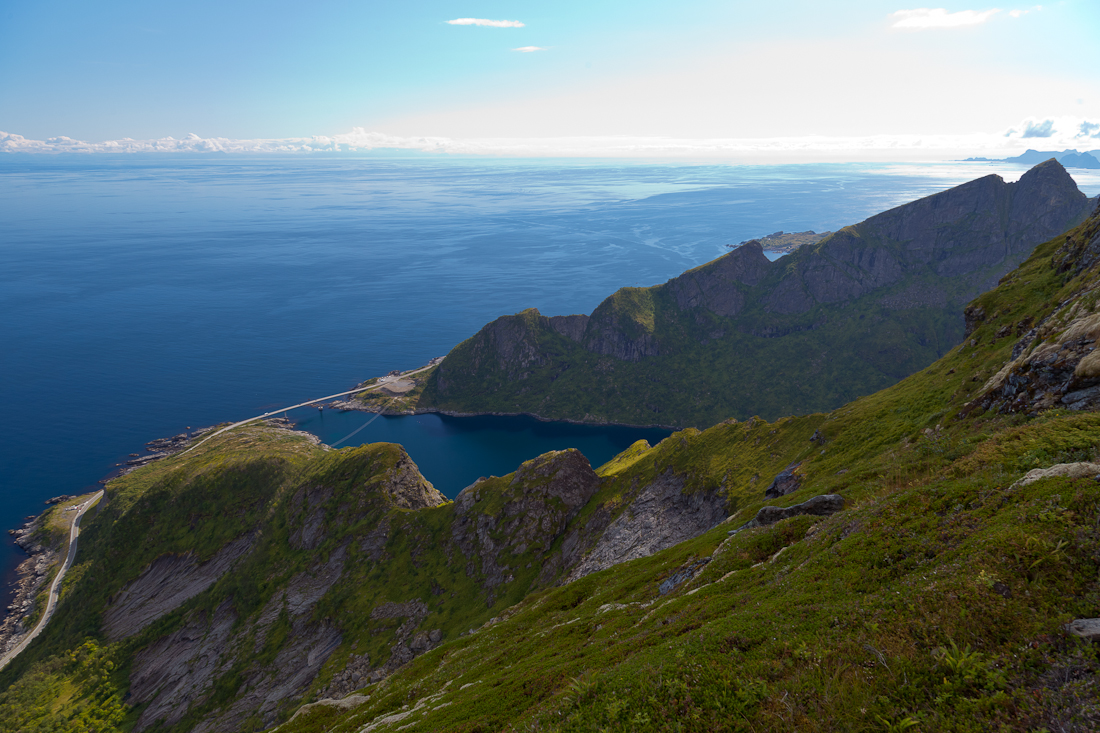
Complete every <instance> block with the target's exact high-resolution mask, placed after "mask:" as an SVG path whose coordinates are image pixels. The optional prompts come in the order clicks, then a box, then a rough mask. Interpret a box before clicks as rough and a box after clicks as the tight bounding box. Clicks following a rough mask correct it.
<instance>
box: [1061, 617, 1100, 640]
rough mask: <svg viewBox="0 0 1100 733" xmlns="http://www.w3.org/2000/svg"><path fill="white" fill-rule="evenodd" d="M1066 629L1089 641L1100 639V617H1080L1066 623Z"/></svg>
mask: <svg viewBox="0 0 1100 733" xmlns="http://www.w3.org/2000/svg"><path fill="white" fill-rule="evenodd" d="M1066 631H1067V632H1069V633H1070V634H1072V635H1073V636H1079V637H1081V638H1082V639H1088V640H1089V641H1098V640H1100V618H1079V619H1076V620H1074V621H1070V622H1069V623H1068V624H1066Z"/></svg>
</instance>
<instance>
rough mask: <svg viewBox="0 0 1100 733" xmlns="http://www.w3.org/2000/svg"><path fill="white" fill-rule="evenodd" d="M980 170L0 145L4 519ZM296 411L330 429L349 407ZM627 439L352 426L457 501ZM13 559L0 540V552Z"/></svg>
mask: <svg viewBox="0 0 1100 733" xmlns="http://www.w3.org/2000/svg"><path fill="white" fill-rule="evenodd" d="M985 172H988V170H977V171H976V170H975V167H974V166H969V167H963V166H958V165H940V166H890V167H886V166H879V165H808V166H770V167H769V166H755V167H731V166H675V165H648V164H623V163H621V162H610V163H609V162H599V161H596V162H592V161H587V162H580V163H574V162H561V161H549V162H547V161H484V160H444V159H441V160H435V159H431V160H424V159H411V160H382V159H369V158H314V157H293V158H289V157H282V158H270V159H263V158H257V157H247V158H245V157H238V158H233V157H177V156H169V155H164V156H148V157H142V156H126V157H109V156H88V157H47V156H17V155H4V156H0V345H2V348H0V404H2V405H3V407H4V409H5V412H6V415H7V419H6V420H5V421H3V423H2V424H0V527H2V528H8V527H13V526H16V525H17V524H18V523H19V522H20V521H21V519H22V517H23V516H24V515H29V514H33V513H37V512H39V511H41V509H42V502H43V500H44V499H45V498H47V497H50V496H53V495H56V494H60V493H78V492H81V491H82V490H85V489H89V488H92V487H94V485H95V482H96V481H97V480H98V479H99V478H101V477H103V476H104V475H105V474H106V473H108V471H109V470H110V469H111V468H112V466H113V464H115V463H117V462H119V461H121V460H123V459H125V457H126V456H127V454H129V453H131V452H141V451H142V450H143V444H144V443H145V442H146V441H148V440H151V439H153V438H157V437H162V436H166V435H172V434H175V433H179V432H181V431H182V430H184V429H185V428H186V427H187V426H192V427H197V426H202V425H209V424H213V423H216V422H220V421H229V420H239V419H243V418H246V417H249V416H251V415H255V414H259V413H261V412H264V411H267V410H270V409H274V408H277V407H279V406H282V405H288V404H294V403H297V402H300V401H303V400H307V399H311V398H314V397H319V396H322V395H325V394H331V393H333V392H337V391H340V390H342V389H348V388H350V387H352V386H353V385H354V384H356V383H358V382H360V381H361V380H363V379H366V378H368V377H372V376H376V375H379V374H382V373H385V372H387V371H389V370H391V369H396V368H402V369H407V368H412V367H415V366H419V365H421V364H423V363H425V362H426V361H427V360H428V359H430V358H431V357H434V356H439V355H442V354H445V353H446V352H447V351H448V350H449V349H450V348H451V346H453V345H454V344H455V343H457V342H459V341H461V340H462V339H464V338H466V337H467V336H469V335H471V334H473V333H474V332H476V331H477V329H478V328H480V327H481V326H482V325H483V324H484V323H486V322H487V321H489V320H491V319H493V318H495V317H496V316H498V315H500V314H503V313H514V312H517V311H519V310H521V309H523V308H527V307H530V306H535V307H538V308H539V309H540V310H541V311H542V312H544V313H546V314H558V313H580V312H590V311H591V310H592V309H593V308H594V307H595V306H596V305H597V304H598V303H599V302H600V300H601V299H602V298H604V297H605V296H607V295H608V294H610V293H611V292H612V291H614V290H615V289H616V288H618V287H620V286H623V285H652V284H654V283H659V282H663V281H664V280H667V279H668V278H670V277H672V276H674V275H676V274H678V273H680V272H681V271H683V270H685V269H687V268H690V267H694V266H696V265H698V264H701V263H703V262H706V261H708V260H710V259H713V258H714V257H716V256H718V255H720V254H722V253H723V252H725V251H726V250H725V248H724V245H725V244H726V243H735V242H740V241H742V240H745V239H748V238H751V237H753V236H760V235H762V234H767V233H770V232H773V231H776V230H779V229H783V230H787V231H801V230H805V229H815V230H818V231H820V230H823V229H835V228H837V227H840V226H843V225H845V224H849V223H853V222H856V221H859V220H861V219H863V218H865V217H866V216H868V215H870V214H873V213H876V212H878V211H881V210H884V209H886V208H889V207H891V206H894V205H897V204H901V203H904V202H907V201H910V200H913V199H915V198H918V197H920V196H923V195H926V194H928V193H932V192H934V191H938V190H941V189H943V188H946V187H948V186H950V185H953V184H956V183H960V182H962V181H965V180H969V179H970V178H973V177H976V176H977V175H980V174H982V173H985ZM1094 188H1096V187H1095V186H1094ZM1089 193H1090V195H1091V194H1094V193H1095V191H1089ZM307 417H309V418H310V420H309V421H308V422H306V423H305V425H304V427H306V428H308V429H311V430H316V431H317V432H318V434H320V435H322V436H323V437H325V438H326V439H331V436H332V435H333V434H335V433H339V432H341V431H343V430H344V423H347V424H348V425H350V426H351V427H350V428H349V430H348V432H350V430H351V429H354V427H355V426H357V425H358V424H361V423H357V422H356V421H358V420H363V419H365V416H363V415H359V414H357V413H353V414H349V415H346V416H342V417H341V416H338V415H337V414H335V413H328V414H325V415H324V417H323V418H319V417H318V416H317V415H314V414H310V415H308V416H307ZM334 428H338V429H335V430H334ZM634 435H638V436H641V435H642V434H640V433H631V432H630V431H622V430H621V429H616V430H603V431H601V430H599V429H593V428H576V427H562V426H557V427H553V426H544V425H543V426H540V425H537V424H533V423H531V422H530V421H526V422H525V421H522V420H520V421H515V420H512V421H509V420H507V419H501V420H499V421H495V422H494V421H493V420H491V419H487V418H477V419H471V421H470V422H463V421H462V420H457V419H443V418H438V417H418V418H404V419H384V420H379V421H377V423H375V424H374V425H372V426H371V428H370V429H368V430H365V431H363V432H362V433H361V434H359V435H358V436H356V440H357V441H359V440H371V441H373V440H393V441H396V442H402V443H404V444H406V445H407V447H409V450H410V453H411V454H412V455H413V458H414V459H415V460H416V461H417V462H418V464H419V465H420V466H421V467H422V468H423V470H424V473H425V475H427V476H428V478H429V479H430V480H432V481H433V482H434V483H436V485H437V486H439V487H440V488H442V489H444V490H445V492H447V493H449V494H452V495H453V493H454V492H455V491H456V490H457V489H458V488H461V487H462V486H464V485H466V484H467V483H469V481H471V480H473V479H474V478H476V477H477V476H479V475H487V474H489V473H497V474H500V473H506V472H507V471H510V470H512V469H513V468H514V467H515V465H517V464H518V463H519V462H520V461H521V460H524V459H525V458H530V457H533V456H534V455H537V454H538V453H540V452H542V451H543V450H545V449H547V446H549V447H564V445H569V444H576V445H578V446H582V445H583V446H586V448H585V450H587V451H591V454H590V457H591V458H592V459H593V461H594V462H598V460H599V459H598V457H599V456H604V455H608V454H609V451H610V452H614V451H615V450H619V449H621V447H625V445H627V444H629V442H631V440H632V439H633V438H632V436H634ZM482 466H484V468H481V467H482ZM17 557H18V550H17V549H16V548H14V546H13V545H11V544H10V543H7V542H5V543H4V545H3V550H2V551H0V565H2V566H4V567H11V565H12V563H13V561H14V560H16V559H17ZM0 600H2V598H0Z"/></svg>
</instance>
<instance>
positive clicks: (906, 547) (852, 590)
mask: <svg viewBox="0 0 1100 733" xmlns="http://www.w3.org/2000/svg"><path fill="white" fill-rule="evenodd" d="M1063 244H1064V238H1060V239H1058V240H1055V241H1053V242H1051V243H1048V244H1046V245H1043V246H1041V247H1040V248H1038V249H1037V250H1036V252H1035V253H1034V254H1033V255H1032V257H1031V258H1030V259H1029V260H1028V261H1027V262H1026V263H1025V264H1024V265H1023V266H1022V267H1021V268H1019V270H1017V271H1016V272H1015V273H1014V274H1013V275H1012V276H1011V277H1009V278H1006V280H1005V282H1004V283H1003V284H1002V285H1001V286H1000V287H999V288H997V289H995V290H994V291H992V292H990V293H988V294H986V295H984V296H982V297H981V298H979V299H978V301H977V304H978V305H980V306H981V307H982V308H983V309H984V311H985V312H986V313H987V314H989V315H988V317H987V320H986V321H985V322H984V323H982V324H981V325H980V327H979V328H978V329H977V330H976V331H975V332H974V333H973V334H972V335H971V338H970V339H968V340H967V341H966V343H964V344H963V345H960V346H958V347H956V348H955V349H953V350H951V352H950V353H949V354H948V355H947V356H946V357H944V358H943V359H941V360H939V361H938V362H936V363H935V364H933V365H932V366H930V367H928V368H927V369H925V370H923V371H921V372H918V373H916V374H914V375H912V376H910V377H909V378H907V379H905V380H904V381H902V382H901V383H899V384H898V385H896V386H894V387H892V388H889V389H886V390H883V391H881V392H879V393H876V394H874V395H871V396H868V397H865V398H862V399H859V400H856V401H854V402H852V403H849V404H847V405H845V406H844V407H842V408H840V409H838V410H835V411H833V412H832V413H829V414H828V415H818V416H811V417H805V418H791V419H787V420H783V421H780V422H779V423H775V424H762V423H761V424H756V425H752V426H750V425H748V424H745V423H741V424H723V425H718V426H715V427H713V428H711V429H709V430H706V431H702V432H698V431H685V432H684V433H678V434H676V435H673V436H672V437H671V438H669V439H668V440H666V441H664V443H662V446H661V447H659V448H654V449H650V450H647V449H646V448H645V446H644V445H640V446H636V447H635V448H633V449H632V450H631V451H630V452H628V454H624V456H621V457H620V458H618V459H616V460H615V461H613V462H612V463H610V464H608V466H605V467H604V468H603V469H601V471H602V472H603V473H604V474H605V475H608V476H613V477H614V481H615V482H617V483H622V482H627V483H629V481H630V475H631V473H632V472H634V471H639V472H642V473H645V472H651V471H653V470H654V469H655V468H659V466H660V465H661V462H662V461H665V460H667V461H679V462H680V465H681V467H682V468H683V469H685V470H687V471H689V472H692V474H693V475H694V476H695V477H696V478H697V480H698V481H699V482H706V481H720V480H723V479H724V480H726V481H728V482H729V484H730V486H731V489H732V491H733V493H734V494H735V495H737V496H742V497H744V500H743V504H742V506H741V507H740V509H739V510H738V511H737V513H736V515H735V516H734V517H733V518H732V520H731V521H730V522H729V523H727V524H725V525H722V526H720V527H717V528H715V529H714V530H712V531H710V532H708V533H706V534H704V535H702V536H700V537H698V538H697V539H695V540H692V541H689V542H685V543H683V544H681V545H678V546H676V547H674V548H671V549H669V550H666V551H664V552H661V553H658V554H656V555H653V556H651V557H648V558H644V559H640V560H635V561H632V562H629V563H626V564H624V565H621V566H617V567H615V568H612V569H610V570H607V571H604V572H601V573H597V574H594V575H590V576H588V577H585V578H583V579H582V580H579V581H577V582H574V583H570V584H568V585H566V586H563V587H559V588H553V589H548V590H544V591H540V592H538V593H536V594H534V595H533V596H531V597H529V598H528V599H526V600H525V601H523V602H522V603H520V604H518V605H517V606H515V607H514V608H512V609H510V610H509V611H508V612H507V613H506V614H504V616H503V617H502V619H501V620H500V621H498V622H497V623H495V624H492V625H489V626H487V627H485V628H483V629H482V630H480V631H479V632H478V633H477V634H474V635H471V636H469V637H464V638H462V639H460V640H458V641H455V642H452V643H448V644H446V645H444V646H443V647H441V648H439V649H436V650H434V651H433V652H431V653H429V654H427V655H424V656H423V657H420V658H418V659H417V660H416V661H415V662H413V663H412V664H411V665H410V666H409V667H407V668H406V669H404V670H402V671H400V672H399V673H398V674H396V675H394V676H393V677H391V678H389V679H388V680H387V681H386V682H385V683H383V684H381V685H378V686H374V687H370V688H367V689H365V690H364V691H362V694H363V695H365V699H361V700H359V701H358V702H357V704H356V705H353V706H351V707H350V709H339V708H336V707H331V706H325V705H317V706H313V707H311V708H309V709H308V710H306V711H304V712H303V714H302V715H300V716H299V717H298V718H297V719H296V720H294V721H293V722H292V723H290V724H288V725H286V726H284V727H283V728H282V729H281V730H282V731H285V732H286V733H307V732H312V731H321V730H326V731H358V730H371V731H388V730H397V729H401V730H406V731H429V730H449V731H496V730H543V731H557V730H561V731H573V730H576V731H582V730H583V731H631V730H668V731H691V730H698V731H711V730H737V731H740V730H744V731H756V732H758V733H759V732H760V731H789V730H822V731H862V730H866V731H880V730H927V731H952V730H958V731H971V730H973V731H979V730H1043V729H1046V730H1078V731H1085V730H1095V729H1096V728H1097V726H1098V725H1100V698H1098V693H1097V691H1096V688H1095V685H1094V684H1093V682H1092V680H1093V679H1094V676H1095V675H1096V673H1097V672H1098V671H1100V663H1098V659H1097V652H1096V650H1095V649H1094V648H1093V647H1092V646H1090V645H1088V644H1086V643H1083V642H1080V641H1075V640H1074V639H1073V638H1072V637H1069V636H1067V635H1066V634H1065V633H1064V632H1063V631H1062V625H1063V624H1065V623H1066V622H1067V621H1069V620H1071V619H1073V618H1075V617H1091V616H1095V615H1097V613H1096V611H1097V607H1098V603H1100V588H1098V585H1097V580H1098V571H1100V529H1098V527H1100V519H1098V518H1100V489H1098V488H1097V484H1096V482H1095V481H1094V480H1092V479H1091V478H1088V479H1075V480H1074V479H1068V478H1064V477H1061V478H1048V479H1043V480H1039V481H1037V482H1035V483H1031V484H1030V485H1027V486H1020V485H1016V481H1017V480H1018V479H1019V478H1020V477H1021V476H1022V475H1023V474H1024V473H1025V472H1026V471H1028V470H1030V469H1032V468H1036V467H1046V466H1050V465H1052V464H1055V463H1059V462H1066V461H1080V460H1090V459H1096V458H1097V456H1098V453H1100V415H1098V414H1097V413H1095V412H1074V411H1069V410H1060V409H1054V410H1049V411H1045V412H1043V413H1041V414H1039V415H1037V416H1028V415H1027V413H1026V412H1025V413H1017V414H999V413H990V412H981V411H980V410H977V409H971V410H969V411H968V412H967V413H966V414H965V415H960V413H963V412H964V411H966V408H967V405H968V404H971V403H972V402H973V401H974V398H975V397H976V396H978V394H979V393H980V391H981V389H982V385H983V384H984V383H985V381H986V380H987V379H988V378H989V377H990V376H992V375H993V374H994V373H995V372H997V371H998V370H999V369H1000V368H1001V367H1002V365H1003V364H1004V363H1005V362H1006V361H1007V360H1008V359H1009V358H1010V357H1011V351H1012V348H1013V346H1014V344H1015V342H1016V337H1015V336H1014V335H1011V334H1014V333H1015V331H1016V330H1017V328H1018V326H1019V325H1020V324H1021V322H1026V321H1027V319H1028V318H1031V319H1033V321H1039V320H1041V319H1042V318H1043V317H1044V316H1047V315H1049V314H1051V313H1053V312H1054V311H1056V310H1058V309H1059V307H1060V306H1061V305H1062V304H1064V303H1067V301H1068V302H1069V305H1067V306H1066V307H1065V308H1063V310H1062V311H1060V312H1065V309H1066V308H1069V307H1071V306H1072V304H1073V303H1074V302H1077V301H1081V302H1087V301H1089V300H1091V301H1095V300H1096V298H1095V297H1094V293H1091V292H1090V291H1091V289H1092V288H1094V287H1096V286H1097V284H1098V283H1100V278H1098V276H1097V272H1096V270H1095V269H1090V270H1087V271H1085V272H1084V273H1082V274H1080V275H1078V276H1076V277H1073V274H1074V270H1073V269H1072V268H1068V271H1065V270H1064V271H1063V272H1058V268H1057V267H1055V265H1054V263H1053V262H1052V260H1053V259H1054V257H1055V255H1056V253H1057V252H1058V251H1059V249H1060V248H1061V247H1062V246H1063ZM998 334H1001V335H1000V336H998ZM1006 334H1010V335H1007V336H1006ZM1056 337H1057V334H1054V333H1052V334H1051V335H1050V338H1051V339H1055V338H1056ZM811 428H812V430H818V429H819V430H820V435H822V436H823V437H824V443H823V444H820V443H817V442H810V441H809V440H807V438H806V436H807V435H808V434H810V433H811V432H812V430H811ZM796 436H797V438H796ZM658 455H661V456H663V458H660V459H658V458H657V456H658ZM797 458H805V459H807V460H806V461H805V462H804V464H803V467H802V469H800V470H801V471H802V472H803V473H804V482H803V485H802V488H801V489H800V490H799V491H798V492H796V493H795V494H792V495H790V496H786V497H783V498H782V499H780V500H778V501H777V502H775V503H777V504H779V505H788V504H793V503H796V502H800V501H803V500H805V499H807V498H809V497H811V496H813V495H816V494H822V493H839V494H841V495H843V496H844V497H845V499H846V501H847V507H846V509H845V510H844V511H842V512H840V513H838V514H835V515H833V516H832V517H829V518H826V519H820V518H806V517H798V518H794V519H791V520H786V521H784V522H781V523H779V524H777V525H774V526H771V527H764V528H757V529H751V530H746V531H744V532H741V533H739V534H736V535H734V536H733V537H728V536H727V530H729V529H730V528H733V527H737V526H739V525H740V524H741V523H743V522H745V521H747V520H748V519H750V518H751V517H752V516H754V513H755V511H756V510H757V509H758V508H759V507H760V506H761V504H762V502H761V498H762V497H761V494H762V491H763V485H762V483H761V481H757V482H756V483H755V484H753V483H751V482H752V476H753V475H755V473H756V471H754V470H753V466H755V465H763V464H769V465H771V466H773V467H774V466H775V465H781V464H783V463H784V462H785V461H790V460H795V459H797ZM736 466H745V467H746V468H745V469H744V470H742V471H740V472H731V473H730V474H729V475H728V476H727V471H730V470H731V467H736ZM749 474H752V475H749ZM768 477H770V474H765V475H764V479H765V480H766V479H767V478H768ZM707 557H709V558H710V562H709V564H707V565H706V566H705V568H704V569H703V570H702V572H701V573H699V574H698V575H697V576H696V577H695V578H694V579H692V580H690V581H688V582H687V583H685V584H683V585H682V586H680V587H679V588H677V589H676V590H675V591H673V592H672V593H670V594H668V595H666V596H660V595H659V594H658V589H657V587H658V584H659V583H660V582H661V581H662V580H664V579H666V578H667V577H669V576H670V575H671V574H672V573H674V572H676V571H677V570H678V569H682V568H684V567H691V566H693V565H694V564H696V563H697V561H698V560H699V559H700V558H707Z"/></svg>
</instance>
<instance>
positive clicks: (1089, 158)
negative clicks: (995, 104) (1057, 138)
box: [966, 150, 1100, 168]
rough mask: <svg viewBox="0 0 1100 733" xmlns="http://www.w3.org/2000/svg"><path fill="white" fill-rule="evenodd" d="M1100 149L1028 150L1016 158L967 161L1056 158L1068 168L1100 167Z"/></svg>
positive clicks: (1031, 162) (1028, 161)
mask: <svg viewBox="0 0 1100 733" xmlns="http://www.w3.org/2000/svg"><path fill="white" fill-rule="evenodd" d="M1097 156H1100V150H1089V151H1087V152H1084V153H1079V152H1077V151H1076V150H1063V151H1062V152H1060V153H1059V152H1057V151H1053V150H1048V151H1039V150H1028V151H1026V152H1025V153H1024V154H1023V155H1017V156H1016V157H1015V158H967V159H966V160H967V161H971V162H982V163H1022V164H1024V165H1036V164H1038V163H1042V162H1043V161H1044V160H1050V159H1051V158H1054V159H1055V160H1057V161H1058V162H1059V163H1061V164H1062V165H1063V166H1065V167H1066V168H1100V158H1098V157H1097Z"/></svg>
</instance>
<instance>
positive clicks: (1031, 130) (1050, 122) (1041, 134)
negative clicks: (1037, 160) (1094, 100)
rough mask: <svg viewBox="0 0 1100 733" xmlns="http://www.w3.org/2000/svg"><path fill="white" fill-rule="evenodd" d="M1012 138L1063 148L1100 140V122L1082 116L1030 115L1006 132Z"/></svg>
mask: <svg viewBox="0 0 1100 733" xmlns="http://www.w3.org/2000/svg"><path fill="white" fill-rule="evenodd" d="M1004 136H1005V137H1006V138H1008V139H1010V140H1016V141H1020V142H1023V141H1025V140H1026V141H1028V142H1027V144H1029V145H1032V146H1035V145H1041V146H1042V148H1043V149H1044V150H1056V149H1057V150H1061V149H1063V148H1073V147H1076V146H1079V145H1081V144H1084V145H1086V146H1088V145H1090V144H1093V143H1094V141H1096V140H1100V122H1093V121H1091V120H1087V119H1083V118H1081V117H1028V118H1026V119H1023V120H1021V121H1020V123H1019V124H1017V125H1014V126H1013V127H1012V128H1011V129H1009V130H1007V131H1006V132H1005V133H1004Z"/></svg>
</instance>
